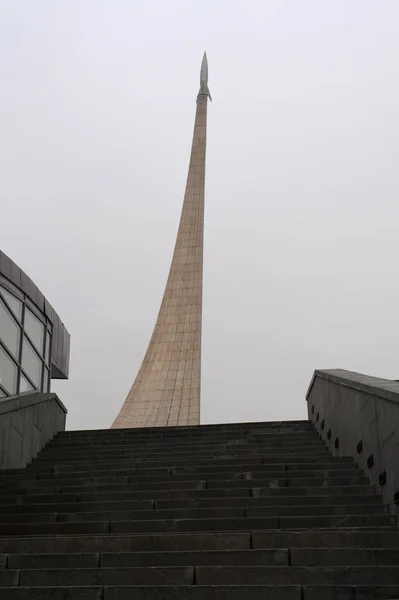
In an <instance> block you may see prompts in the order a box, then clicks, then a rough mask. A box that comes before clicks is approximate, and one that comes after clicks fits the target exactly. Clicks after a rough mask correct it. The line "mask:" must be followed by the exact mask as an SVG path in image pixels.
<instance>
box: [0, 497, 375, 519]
mask: <svg viewBox="0 0 399 600" xmlns="http://www.w3.org/2000/svg"><path fill="white" fill-rule="evenodd" d="M62 498H63V497H62ZM353 504H356V505H357V509H356V510H359V511H360V512H361V513H362V514H364V513H365V512H367V511H368V510H369V511H370V512H373V511H374V510H375V511H376V512H378V509H381V508H384V510H385V508H386V507H384V506H383V504H382V500H381V497H380V496H375V495H371V494H370V495H358V496H348V495H345V496H328V495H326V496H279V497H278V498H276V497H267V496H265V497H260V498H254V497H250V496H248V495H246V496H240V497H239V496H233V497H230V496H225V497H222V498H196V499H195V498H173V499H171V500H162V499H161V500H152V499H151V500H122V501H109V502H78V501H76V500H75V501H74V502H57V503H55V504H52V503H44V504H9V505H7V506H4V505H3V506H0V515H2V517H5V516H6V515H17V514H35V513H58V512H65V513H71V512H75V513H76V512H98V511H116V510H121V511H125V510H152V509H153V508H157V509H175V508H212V507H246V506H248V507H255V506H259V507H262V506H263V507H270V509H271V510H272V511H274V510H277V509H279V508H282V509H283V510H285V509H286V508H287V509H290V508H294V509H296V508H298V509H301V508H303V509H305V508H306V510H309V512H311V511H314V514H318V513H317V510H318V508H319V507H320V508H321V509H322V510H324V508H325V507H326V506H327V507H328V510H329V511H331V512H329V513H328V514H338V513H337V512H335V511H338V512H339V511H340V510H348V511H351V510H352V508H351V506H352V505H353ZM353 510H355V509H353Z"/></svg>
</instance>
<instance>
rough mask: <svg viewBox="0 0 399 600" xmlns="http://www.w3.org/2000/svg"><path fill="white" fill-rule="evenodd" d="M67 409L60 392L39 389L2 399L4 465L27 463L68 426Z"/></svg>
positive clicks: (0, 449)
mask: <svg viewBox="0 0 399 600" xmlns="http://www.w3.org/2000/svg"><path fill="white" fill-rule="evenodd" d="M66 414H67V409H66V408H65V406H64V405H63V404H62V402H61V400H60V399H59V398H58V396H57V395H56V394H51V393H49V394H42V393H39V392H34V393H31V392H29V393H27V394H21V395H19V396H13V397H11V398H7V399H5V400H2V401H1V402H0V469H21V468H24V467H26V466H27V465H28V464H29V463H30V462H31V461H32V460H33V459H34V458H35V457H36V456H37V454H38V453H39V452H40V450H41V449H42V448H43V446H45V445H46V444H47V442H49V441H50V440H52V439H53V437H54V436H55V435H56V434H57V433H58V432H59V431H64V430H65V420H66Z"/></svg>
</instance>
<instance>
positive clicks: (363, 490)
mask: <svg viewBox="0 0 399 600" xmlns="http://www.w3.org/2000/svg"><path fill="white" fill-rule="evenodd" d="M326 494H328V495H330V496H344V495H346V494H348V495H350V496H352V495H361V494H364V495H366V494H367V495H373V494H374V488H373V486H371V485H363V486H361V485H358V486H356V485H354V486H345V487H339V486H336V487H334V486H328V487H326V486H324V487H323V486H318V487H303V488H300V487H295V488H287V487H285V488H272V487H267V488H262V487H253V488H251V487H248V488H219V489H188V488H186V489H174V490H173V489H168V490H166V489H148V490H144V491H143V490H140V491H129V492H93V493H82V494H77V493H56V494H51V493H49V494H29V495H19V496H0V506H1V505H4V506H7V505H10V504H11V505H12V504H14V505H15V504H25V505H28V504H43V503H51V504H55V503H57V502H61V503H65V502H107V501H114V500H116V501H120V500H140V499H143V500H145V499H147V500H160V499H172V498H223V497H234V496H239V497H245V496H247V497H250V496H253V497H255V498H262V497H265V496H269V497H277V496H291V495H292V496H293V495H295V496H307V495H309V496H319V495H320V496H325V495H326Z"/></svg>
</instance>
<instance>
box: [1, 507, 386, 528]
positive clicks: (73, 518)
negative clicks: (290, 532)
mask: <svg viewBox="0 0 399 600" xmlns="http://www.w3.org/2000/svg"><path fill="white" fill-rule="evenodd" d="M78 504H79V503H78ZM384 514H388V511H387V507H385V506H382V505H381V504H377V505H374V506H373V505H367V504H366V505H364V506H350V505H349V506H316V507H315V506H275V507H270V506H269V507H260V508H254V507H250V506H248V507H245V506H242V507H239V506H234V507H225V506H223V507H208V508H199V507H195V508H192V507H189V508H173V509H163V510H154V509H151V510H120V509H117V510H115V511H94V512H84V511H79V512H73V508H71V511H68V512H55V513H33V514H28V513H24V514H14V515H10V514H5V515H0V524H1V523H56V522H61V523H65V522H77V521H121V520H123V521H125V520H126V521H127V520H139V519H146V520H148V519H150V520H151V519H207V518H212V519H213V518H221V517H229V518H234V517H246V516H247V517H286V516H287V517H314V518H317V517H320V516H329V517H330V518H331V519H333V518H338V517H341V518H342V517H343V516H345V515H349V516H353V515H356V517H359V518H360V516H361V515H384ZM282 523H283V525H281V526H285V521H282ZM345 526H347V525H345Z"/></svg>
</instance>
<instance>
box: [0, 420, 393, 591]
mask: <svg viewBox="0 0 399 600" xmlns="http://www.w3.org/2000/svg"><path fill="white" fill-rule="evenodd" d="M395 523H396V521H395V518H394V517H393V516H390V515H389V514H388V511H387V509H386V507H385V506H383V504H382V501H381V499H380V498H379V497H378V496H376V495H375V493H374V490H373V488H372V487H371V486H370V485H369V483H368V480H367V478H366V477H365V476H364V475H363V473H362V472H360V471H359V470H358V469H357V467H356V465H355V464H354V463H353V461H351V460H348V459H334V458H332V457H331V455H330V454H329V452H328V450H327V449H326V448H325V446H324V445H323V443H322V442H321V441H320V439H319V437H318V435H317V433H316V431H315V429H314V428H313V425H312V424H311V423H309V422H307V421H293V422H286V423H252V424H235V425H209V426H200V427H191V428H188V427H187V428H186V427H184V428H167V429H166V428H165V429H164V428H162V429H130V430H129V429H127V430H126V429H125V430H104V431H72V432H63V433H60V434H59V435H58V436H57V437H56V438H55V439H54V440H53V441H52V442H51V443H50V444H49V445H48V446H47V447H46V448H45V449H44V450H43V452H41V454H40V455H39V457H38V458H37V460H35V461H34V463H33V464H32V465H30V466H29V467H28V468H26V469H23V470H18V471H2V472H0V598H1V600H50V599H51V600H186V599H187V600H264V599H266V598H267V600H332V599H334V600H363V599H369V600H371V599H376V598H381V599H382V598H384V599H387V598H399V566H397V565H399V530H398V529H397V528H396V526H395Z"/></svg>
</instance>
